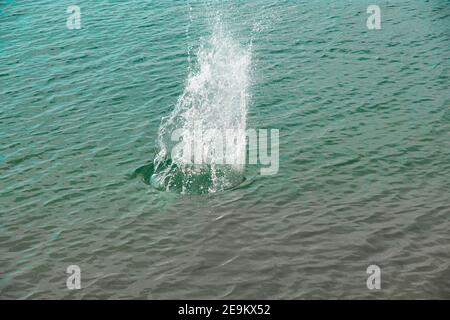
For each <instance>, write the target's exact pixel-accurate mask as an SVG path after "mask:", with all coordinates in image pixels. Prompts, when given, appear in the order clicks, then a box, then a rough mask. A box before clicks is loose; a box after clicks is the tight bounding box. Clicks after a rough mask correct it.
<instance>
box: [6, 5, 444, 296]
mask: <svg viewBox="0 0 450 320" xmlns="http://www.w3.org/2000/svg"><path fill="white" fill-rule="evenodd" d="M372 2H374V1H363V0H360V1H358V0H354V1H267V0H264V1H263V0H254V1H230V2H219V1H208V2H205V1H193V0H191V1H170V2H169V1H162V0H159V1H144V0H133V1H126V2H124V1H86V0H77V1H76V3H74V1H50V0H45V1H44V0H37V1H12V0H8V1H0V26H1V27H0V137H1V140H0V204H1V207H0V212H1V213H0V240H1V246H0V298H29V299H37V298H149V299H160V298H283V299H293V298H447V299H448V298H450V280H449V279H450V232H449V231H450V192H449V190H450V143H449V141H450V126H449V124H450V108H449V107H450V90H449V76H450V69H449V67H450V55H449V53H450V52H449V51H450V2H449V1H445V0H430V1H387V0H382V1H376V2H377V3H376V4H378V5H379V6H380V7H381V16H382V29H381V30H368V29H367V27H366V19H367V17H368V16H369V15H368V14H367V13H366V9H367V6H368V5H369V4H374V3H372ZM73 4H77V5H79V6H80V8H81V26H82V28H81V29H80V30H68V29H67V27H66V19H67V17H68V14H67V13H66V9H67V6H69V5H73ZM190 8H192V9H190ZM217 14H219V15H221V17H222V19H223V21H224V24H226V25H227V27H228V28H229V29H230V31H231V32H232V33H233V35H234V37H235V39H236V41H238V42H239V43H242V44H243V45H248V44H249V43H251V45H252V86H251V100H250V102H249V105H248V116H247V126H248V127H251V128H275V129H279V130H280V150H279V153H280V160H279V163H280V168H279V172H278V174H276V175H273V176H261V175H260V174H259V170H258V166H248V167H247V168H246V171H245V173H244V176H245V181H244V182H243V183H242V184H241V185H240V186H239V187H237V188H233V189H231V190H226V191H224V192H219V193H216V194H206V195H181V194H178V193H172V192H161V191H158V190H155V189H154V188H152V187H151V186H149V184H148V179H149V175H150V174H151V172H150V171H151V165H152V163H153V158H154V155H155V147H156V144H155V142H156V137H157V135H158V130H159V126H160V122H161V119H162V117H164V116H167V115H168V114H170V113H171V112H172V110H173V108H174V106H175V105H176V103H177V99H178V97H179V96H180V94H182V92H183V90H184V87H185V82H186V79H187V76H188V72H189V71H188V70H189V60H190V59H191V60H194V59H195V52H196V50H197V48H198V46H199V45H200V43H201V39H203V38H205V37H208V35H209V34H210V28H209V27H208V21H210V19H211V17H212V16H215V15H217ZM371 264H376V265H378V266H379V267H380V268H381V272H382V280H381V281H382V289H381V290H375V291H370V290H368V289H367V287H366V280H367V277H368V275H367V274H366V269H367V267H368V266H369V265H371ZM69 265H78V266H80V268H81V277H82V278H81V286H82V289H81V290H68V289H67V288H66V279H67V276H68V275H67V274H66V268H67V267H68V266H69Z"/></svg>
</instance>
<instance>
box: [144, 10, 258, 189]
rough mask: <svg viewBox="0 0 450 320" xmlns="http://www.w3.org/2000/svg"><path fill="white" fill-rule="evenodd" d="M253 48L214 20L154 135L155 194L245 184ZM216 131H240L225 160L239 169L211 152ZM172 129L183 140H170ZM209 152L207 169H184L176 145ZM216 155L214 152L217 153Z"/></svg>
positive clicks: (187, 166) (191, 166) (186, 166)
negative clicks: (231, 159) (198, 145)
mask: <svg viewBox="0 0 450 320" xmlns="http://www.w3.org/2000/svg"><path fill="white" fill-rule="evenodd" d="M250 74H251V45H247V46H244V45H241V44H240V43H239V42H238V41H237V40H236V39H235V38H234V37H233V35H232V34H231V33H230V32H228V31H227V29H226V27H225V25H224V23H222V21H220V20H219V19H217V20H216V21H215V23H214V24H213V26H212V31H211V34H210V36H209V37H208V38H207V39H206V40H205V41H203V43H202V44H201V45H200V47H199V49H198V51H197V54H196V61H195V63H194V64H193V66H192V67H190V68H189V74H188V78H187V80H186V85H185V89H184V92H183V94H182V95H181V96H180V97H179V99H178V102H177V104H176V106H175V108H174V110H173V111H172V113H171V114H170V115H169V116H168V117H165V118H163V120H162V122H161V126H160V129H159V132H158V139H157V148H158V150H157V154H156V157H155V159H154V170H155V171H154V173H153V175H152V177H151V179H150V183H151V184H152V185H153V186H154V187H155V188H157V189H160V190H166V191H175V192H180V193H186V194H193V193H194V194H202V193H215V192H219V191H222V190H225V189H228V188H231V187H234V186H236V185H237V184H239V183H241V182H242V181H243V180H244V169H245V168H244V165H243V164H244V163H245V152H246V138H245V129H246V122H247V109H248V104H249V99H250V94H249V90H250V84H251V75H250ZM211 129H214V130H218V132H225V130H234V132H240V134H238V136H236V139H235V141H234V143H235V144H234V147H233V148H231V149H228V148H227V149H226V153H227V156H230V153H233V154H232V155H231V156H232V157H234V159H236V163H237V164H223V153H222V152H221V151H220V150H215V148H216V147H217V146H216V145H215V143H214V142H215V137H214V136H213V135H214V134H213V133H212V132H213V131H211ZM175 130H178V131H181V132H182V141H181V142H180V141H172V134H173V133H174V131H175ZM199 140H201V143H202V145H203V148H204V150H207V151H208V154H209V160H210V161H209V162H208V164H186V161H184V158H183V153H182V152H174V147H175V145H177V144H180V143H181V144H182V145H184V146H187V144H191V143H194V144H195V143H198V141H199ZM216 151H217V152H216Z"/></svg>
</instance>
